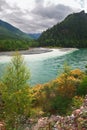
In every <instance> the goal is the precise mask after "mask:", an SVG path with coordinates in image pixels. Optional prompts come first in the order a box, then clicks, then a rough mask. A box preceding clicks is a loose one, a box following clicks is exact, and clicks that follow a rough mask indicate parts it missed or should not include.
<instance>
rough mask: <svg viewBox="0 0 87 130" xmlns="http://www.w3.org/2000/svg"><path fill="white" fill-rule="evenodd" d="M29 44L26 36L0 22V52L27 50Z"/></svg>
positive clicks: (28, 38) (9, 25) (29, 41)
mask: <svg viewBox="0 0 87 130" xmlns="http://www.w3.org/2000/svg"><path fill="white" fill-rule="evenodd" d="M31 42H32V38H31V37H30V36H29V35H28V34H26V33H24V32H22V31H21V30H19V29H18V28H16V27H14V26H12V25H11V24H9V23H7V22H4V21H2V20H0V51H10V50H23V49H28V48H29V45H30V44H31Z"/></svg>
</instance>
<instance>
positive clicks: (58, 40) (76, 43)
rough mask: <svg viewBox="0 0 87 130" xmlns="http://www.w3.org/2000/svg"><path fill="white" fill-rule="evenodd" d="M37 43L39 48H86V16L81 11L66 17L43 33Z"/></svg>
mask: <svg viewBox="0 0 87 130" xmlns="http://www.w3.org/2000/svg"><path fill="white" fill-rule="evenodd" d="M38 41H39V44H40V46H58V47H78V48H81V47H87V14H86V13H85V12H84V11H81V12H79V13H73V14H70V15H68V16H67V17H66V18H65V19H64V20H63V21H62V22H61V23H58V24H56V25H54V26H53V27H52V28H50V29H48V30H46V31H44V32H43V33H42V35H41V36H40V38H39V39H38Z"/></svg>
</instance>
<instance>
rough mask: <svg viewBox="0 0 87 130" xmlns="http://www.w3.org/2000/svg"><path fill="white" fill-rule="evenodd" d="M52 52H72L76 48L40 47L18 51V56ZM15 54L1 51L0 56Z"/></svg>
mask: <svg viewBox="0 0 87 130" xmlns="http://www.w3.org/2000/svg"><path fill="white" fill-rule="evenodd" d="M54 50H58V51H64V52H66V51H74V50H78V49H77V48H42V47H37V48H30V49H29V50H21V51H18V52H19V53H20V54H23V55H34V54H42V53H48V52H52V51H54ZM14 53H15V51H5V52H4V51H3V52H0V56H3V55H8V56H12V55H13V54H14Z"/></svg>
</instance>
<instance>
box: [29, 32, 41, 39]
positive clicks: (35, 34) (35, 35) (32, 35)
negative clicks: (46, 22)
mask: <svg viewBox="0 0 87 130" xmlns="http://www.w3.org/2000/svg"><path fill="white" fill-rule="evenodd" d="M29 36H30V37H32V38H33V39H38V38H39V37H40V36H41V33H30V34H29Z"/></svg>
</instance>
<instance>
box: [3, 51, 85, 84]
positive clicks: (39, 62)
mask: <svg viewBox="0 0 87 130" xmlns="http://www.w3.org/2000/svg"><path fill="white" fill-rule="evenodd" d="M23 56H24V60H25V62H26V65H27V66H28V67H29V69H30V73H31V78H30V80H29V83H30V84H31V85H35V84H39V83H46V82H48V81H50V80H52V79H55V78H56V77H57V76H58V75H59V74H60V73H62V70H63V65H64V63H65V62H66V63H68V64H69V65H70V66H71V69H76V68H80V69H81V70H85V66H86V65H87V49H52V51H51V52H46V53H41V54H33V55H28V54H26V55H23ZM10 59H11V57H10V56H6V55H1V56H0V75H2V74H3V73H4V70H5V69H4V68H5V66H6V65H7V64H8V62H9V61H10Z"/></svg>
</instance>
